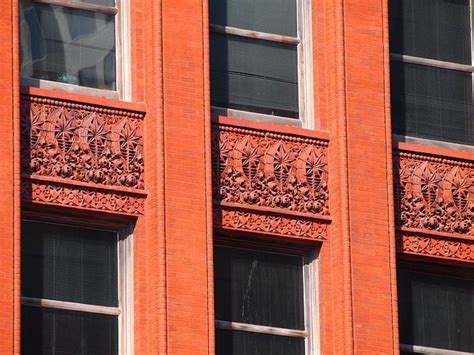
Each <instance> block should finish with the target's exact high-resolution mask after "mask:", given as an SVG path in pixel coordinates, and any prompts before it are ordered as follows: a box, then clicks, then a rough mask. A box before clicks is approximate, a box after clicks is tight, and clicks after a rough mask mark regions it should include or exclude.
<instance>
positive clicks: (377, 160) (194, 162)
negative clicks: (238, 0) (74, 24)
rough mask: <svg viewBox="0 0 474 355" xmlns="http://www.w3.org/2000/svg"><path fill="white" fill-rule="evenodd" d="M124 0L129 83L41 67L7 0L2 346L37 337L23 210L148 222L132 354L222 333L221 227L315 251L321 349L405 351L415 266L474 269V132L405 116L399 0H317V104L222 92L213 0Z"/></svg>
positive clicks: (51, 218) (132, 226)
mask: <svg viewBox="0 0 474 355" xmlns="http://www.w3.org/2000/svg"><path fill="white" fill-rule="evenodd" d="M33 2H34V1H33ZM46 2H47V1H46ZM91 2H92V3H94V1H91ZM121 3H122V4H121V5H123V6H122V7H118V5H116V6H117V7H118V11H119V12H120V11H122V12H123V11H127V15H126V16H123V14H121V16H123V17H126V18H127V21H128V22H127V24H126V25H124V26H123V27H121V29H122V30H123V29H124V28H127V31H128V32H127V33H128V37H125V36H124V37H123V42H124V43H126V42H127V41H128V42H127V43H128V45H124V44H123V45H122V48H121V50H122V51H124V50H125V51H128V59H125V58H127V54H126V55H124V56H123V57H122V58H121V60H122V65H123V67H124V68H125V69H124V71H125V72H126V75H124V76H123V78H122V80H125V81H126V82H125V84H123V85H124V86H127V89H126V90H124V89H122V90H123V91H122V96H119V97H116V98H103V97H101V95H100V94H99V95H96V94H95V93H93V92H92V91H91V95H89V94H88V92H87V90H85V91H82V92H80V93H78V92H74V90H72V92H66V91H63V90H61V89H58V88H51V87H47V86H43V87H38V85H25V82H24V81H22V80H21V78H20V77H21V75H20V41H22V40H23V37H21V36H20V25H19V22H20V20H19V18H20V15H19V11H20V4H19V0H5V1H2V4H0V9H1V11H0V17H1V21H0V27H1V29H2V38H1V39H0V43H1V45H0V48H2V57H1V68H2V71H1V78H2V80H1V81H0V88H1V89H0V92H1V95H0V112H1V115H0V120H1V121H2V127H3V129H2V139H1V140H0V151H1V156H2V166H1V168H0V180H1V183H0V186H1V192H2V193H1V196H2V199H3V203H2V209H1V223H0V228H1V233H0V241H1V242H0V261H1V262H0V295H1V296H0V299H1V303H0V305H1V306H0V324H1V330H2V331H1V332H0V353H1V354H13V353H20V352H21V343H22V342H21V336H22V335H21V334H22V329H24V326H23V321H24V319H23V321H22V316H21V313H22V312H21V310H22V306H21V305H22V303H23V305H24V306H25V305H26V304H27V301H28V300H25V299H23V301H22V295H23V296H25V295H24V294H23V293H22V292H23V291H22V287H21V285H22V277H23V274H22V270H21V269H22V260H21V254H22V252H21V248H22V247H21V241H22V237H21V235H22V228H21V227H22V224H21V221H22V220H28V221H34V222H42V223H45V222H50V223H59V224H66V225H74V226H78V227H87V228H96V229H101V230H102V229H105V230H111V231H121V230H128V231H130V232H129V234H130V235H132V237H131V238H133V247H130V249H131V250H129V259H127V261H126V263H127V265H128V269H129V270H128V276H127V277H128V279H127V282H126V284H127V289H128V295H127V296H126V298H125V300H126V302H129V304H128V307H129V308H128V311H127V312H125V311H124V310H123V309H122V310H121V312H122V313H121V317H122V316H123V315H124V313H127V314H128V316H129V317H130V318H131V319H129V326H128V328H126V329H127V335H124V334H122V335H121V337H122V338H123V337H127V336H128V337H129V338H130V339H128V340H127V345H126V346H125V345H124V346H125V347H121V351H122V352H123V353H126V349H128V350H129V351H130V352H131V351H133V352H134V353H135V354H212V353H214V352H215V334H216V328H215V327H216V325H215V324H216V323H215V321H216V316H215V307H214V304H215V292H214V290H215V286H216V285H215V283H214V270H215V269H214V261H215V258H214V251H215V250H214V245H216V243H217V244H219V243H224V244H226V245H229V244H231V245H241V244H245V245H249V244H252V243H261V244H258V245H259V247H258V248H261V246H260V245H263V246H265V245H271V246H272V247H278V248H283V249H285V248H286V249H288V250H290V249H292V248H293V249H295V250H296V249H297V250H298V253H315V254H314V255H316V256H315V257H314V258H313V261H312V265H313V266H312V267H313V269H312V272H311V274H310V278H312V282H313V287H312V288H311V290H312V293H311V294H310V297H309V301H308V299H307V300H306V301H307V304H308V302H309V304H310V308H311V322H312V325H311V332H310V333H309V335H306V340H305V341H306V342H308V341H309V340H308V339H309V338H311V341H310V342H311V350H307V351H309V352H308V353H311V354H312V353H314V354H319V353H320V354H397V353H399V351H400V347H399V344H400V340H399V321H398V309H399V304H398V301H397V294H398V292H397V268H398V269H400V267H401V265H405V266H404V267H405V268H408V269H410V270H412V269H415V270H418V269H419V268H421V267H424V268H428V269H432V270H434V271H436V272H437V273H438V274H441V275H442V274H448V273H450V272H451V270H455V271H454V272H460V273H463V274H466V275H468V276H466V277H468V278H472V261H473V260H474V239H473V236H474V229H473V226H472V216H473V204H474V197H473V196H474V192H473V174H474V167H473V164H474V163H473V160H474V153H473V152H474V151H473V150H472V147H470V146H469V145H468V144H466V145H459V146H458V145H456V146H454V145H449V144H447V145H443V144H434V143H432V141H430V142H431V143H430V142H425V143H423V141H422V140H409V139H406V141H407V142H403V139H400V136H394V135H393V134H392V124H391V121H392V119H391V99H390V97H391V92H390V48H389V9H388V2H387V1H373V0H363V1H362V0H345V1H337V0H331V1H330V0H311V1H309V2H308V4H309V6H310V11H309V12H308V11H307V12H306V16H308V18H307V21H308V22H309V23H310V25H311V26H310V29H311V30H310V34H311V36H308V37H307V38H306V42H305V43H306V44H305V45H307V48H306V49H305V50H306V51H308V50H309V51H310V52H309V53H308V52H306V53H307V54H306V56H305V57H304V58H305V60H306V61H307V60H311V63H310V65H307V66H306V68H309V69H308V70H311V73H309V74H308V72H306V75H307V76H308V77H312V80H311V82H310V84H309V85H310V88H309V90H306V93H307V94H308V95H306V97H305V100H306V103H305V105H310V108H311V109H310V110H308V111H307V112H306V113H310V112H311V111H312V114H311V115H310V116H306V118H305V119H306V121H304V122H303V123H301V120H298V119H295V120H293V121H294V122H295V123H291V122H290V121H285V122H286V123H281V122H280V121H278V120H273V121H271V122H268V121H266V122H261V121H262V120H260V121H259V120H255V119H252V118H248V119H247V118H245V117H239V115H238V114H235V113H234V114H229V115H227V116H232V117H225V114H222V113H221V112H217V111H216V110H214V109H211V80H210V78H211V71H212V68H211V59H210V40H209V38H210V20H209V15H208V14H209V6H210V4H209V3H208V1H202V0H172V1H171V0H161V1H152V0H140V1H138V0H128V1H124V0H122V1H121ZM84 11H88V10H84ZM116 16H117V15H116ZM121 21H122V20H121ZM223 27H225V26H223ZM211 28H212V26H211ZM215 28H217V29H219V28H220V29H221V30H222V28H221V27H215ZM215 28H214V29H215ZM211 32H212V31H211ZM263 32H265V31H263ZM308 44H309V45H308ZM308 58H309V59H308ZM306 64H308V63H306ZM39 86H42V85H39ZM124 92H126V94H123V93H124ZM300 94H301V92H300ZM229 112H230V111H229ZM244 116H245V115H244ZM263 121H265V120H263ZM301 126H303V127H301ZM434 205H436V206H435V207H433V206H434ZM130 255H131V256H130ZM216 265H217V264H216ZM419 265H422V266H419ZM130 275H133V276H130ZM122 286H123V284H122ZM23 298H25V297H23ZM122 302H124V299H122ZM306 311H307V310H306ZM306 311H305V312H306ZM402 326H403V325H401V327H402ZM471 330H472V329H471ZM123 341H125V340H123V339H121V340H120V344H122V342H123ZM419 345H423V344H419ZM121 346H122V345H121ZM306 349H308V348H306ZM455 350H456V349H455ZM457 350H459V349H457Z"/></svg>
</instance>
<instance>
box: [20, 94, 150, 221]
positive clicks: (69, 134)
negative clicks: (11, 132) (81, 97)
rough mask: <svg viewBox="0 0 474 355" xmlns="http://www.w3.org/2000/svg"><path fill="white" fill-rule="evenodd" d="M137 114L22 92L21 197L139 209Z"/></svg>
mask: <svg viewBox="0 0 474 355" xmlns="http://www.w3.org/2000/svg"><path fill="white" fill-rule="evenodd" d="M143 118H144V113H143V112H135V111H131V110H125V109H114V108H109V107H103V106H98V105H93V104H87V103H81V102H73V101H68V100H59V99H50V98H45V97H40V96H34V95H22V96H21V133H22V137H21V138H22V139H21V168H22V180H23V181H22V199H23V200H24V201H27V202H39V203H48V204H57V205H66V206H71V207H77V208H85V209H94V210H104V211H110V212H116V213H124V214H141V213H142V212H143V196H142V194H143V192H144V191H143V190H144V176H143V174H144V161H143V136H142V131H143V127H142V126H143Z"/></svg>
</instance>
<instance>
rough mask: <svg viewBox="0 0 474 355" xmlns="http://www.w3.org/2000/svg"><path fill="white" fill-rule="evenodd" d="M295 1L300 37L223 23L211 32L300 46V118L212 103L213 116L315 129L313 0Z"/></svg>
mask: <svg viewBox="0 0 474 355" xmlns="http://www.w3.org/2000/svg"><path fill="white" fill-rule="evenodd" d="M294 1H296V11H297V16H296V21H297V37H291V36H282V35H276V34H272V33H267V32H258V31H252V30H245V29H241V28H236V27H231V26H220V25H215V24H212V23H211V24H210V25H209V31H210V32H212V33H223V34H230V35H234V36H239V37H245V38H252V39H261V40H266V41H272V42H277V43H286V44H293V45H297V65H298V118H297V119H295V118H289V117H283V116H276V115H268V114H263V113H258V112H251V111H242V110H235V109H230V108H225V107H217V106H212V114H213V115H214V116H228V117H234V118H243V119H250V120H253V121H258V122H267V123H276V124H284V125H292V126H299V127H303V128H308V129H314V127H315V124H314V107H313V106H314V103H313V101H314V100H313V62H312V29H311V28H312V27H311V23H312V21H311V0H294Z"/></svg>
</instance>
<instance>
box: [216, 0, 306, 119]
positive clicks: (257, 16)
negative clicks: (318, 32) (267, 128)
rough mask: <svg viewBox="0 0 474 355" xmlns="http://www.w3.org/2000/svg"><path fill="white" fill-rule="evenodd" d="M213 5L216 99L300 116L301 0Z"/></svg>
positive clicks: (221, 0)
mask: <svg viewBox="0 0 474 355" xmlns="http://www.w3.org/2000/svg"><path fill="white" fill-rule="evenodd" d="M209 8H210V23H211V38H210V41H211V101H212V105H213V106H214V107H220V108H226V109H233V110H238V111H245V112H253V113H260V114H266V115H272V116H281V117H287V118H299V113H300V108H299V96H300V95H302V93H301V92H299V83H298V77H299V75H298V73H299V70H300V69H299V68H298V57H299V56H301V53H302V50H303V47H302V46H303V43H302V42H301V41H300V39H301V34H299V33H298V30H297V17H298V14H297V13H298V9H297V1H295V0H271V1H270V0H262V1H254V0H252V1H250V0H211V2H210V7H209ZM235 30H237V32H236V31H235ZM256 32H257V33H256ZM256 37H258V38H259V39H256ZM300 61H301V58H300ZM300 77H301V76H300Z"/></svg>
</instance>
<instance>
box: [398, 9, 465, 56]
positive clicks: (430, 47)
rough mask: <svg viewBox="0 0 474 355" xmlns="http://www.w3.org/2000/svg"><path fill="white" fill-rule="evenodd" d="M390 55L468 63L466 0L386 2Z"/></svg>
mask: <svg viewBox="0 0 474 355" xmlns="http://www.w3.org/2000/svg"><path fill="white" fill-rule="evenodd" d="M389 3H390V4H389V6H390V9H389V15H390V52H392V53H399V54H406V55H412V56H417V57H424V58H431V59H437V60H443V61H448V62H456V63H463V64H471V35H470V19H469V17H470V8H469V7H470V6H469V0H390V1H389Z"/></svg>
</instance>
